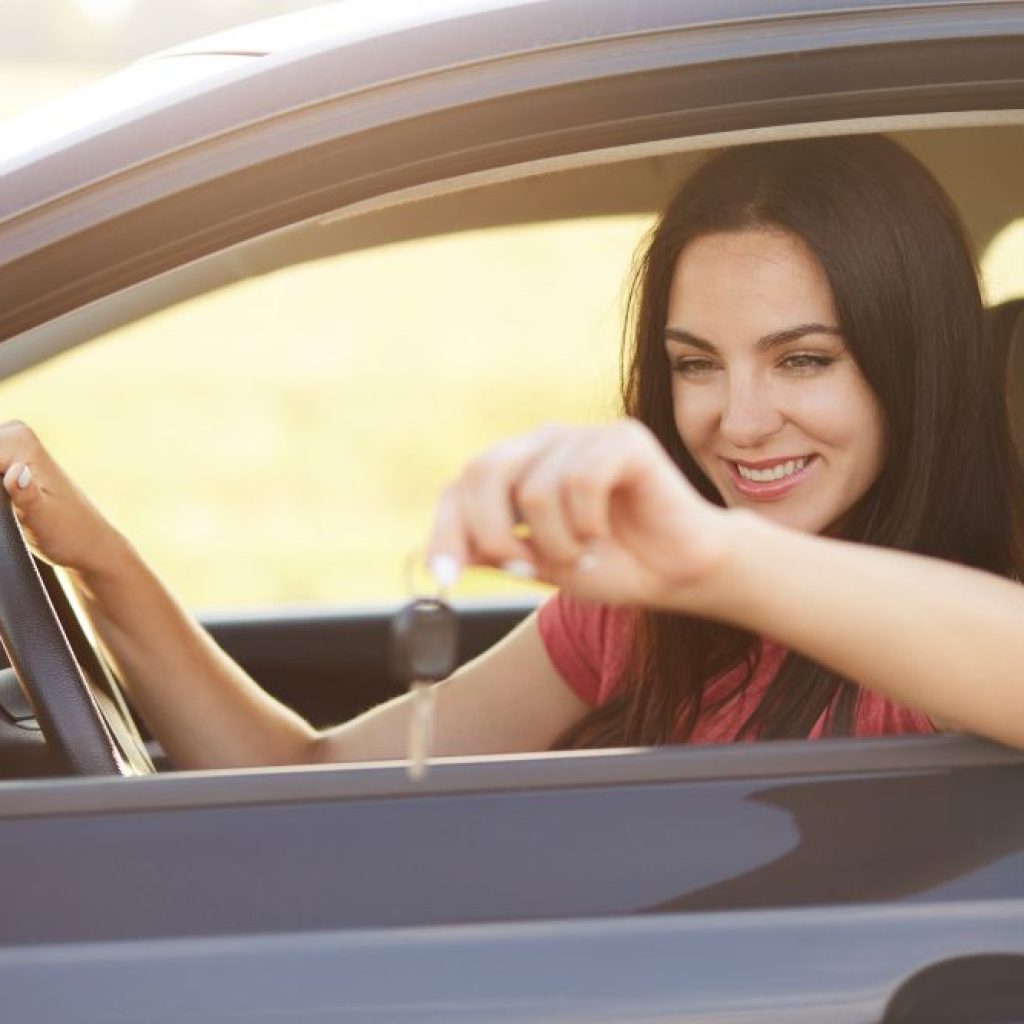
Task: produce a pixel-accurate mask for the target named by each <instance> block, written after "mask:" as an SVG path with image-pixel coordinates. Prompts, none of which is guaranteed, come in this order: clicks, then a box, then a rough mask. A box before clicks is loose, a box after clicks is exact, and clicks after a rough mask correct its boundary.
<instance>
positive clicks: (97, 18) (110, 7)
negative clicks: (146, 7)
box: [75, 0, 135, 25]
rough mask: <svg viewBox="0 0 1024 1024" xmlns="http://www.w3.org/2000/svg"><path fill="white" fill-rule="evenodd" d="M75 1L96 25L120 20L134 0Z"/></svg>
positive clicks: (130, 8) (132, 5) (129, 9)
mask: <svg viewBox="0 0 1024 1024" xmlns="http://www.w3.org/2000/svg"><path fill="white" fill-rule="evenodd" d="M75 3H76V4H77V5H78V8H79V10H80V11H81V12H82V13H83V14H84V15H85V16H86V17H87V18H88V19H89V20H90V21H91V22H93V23H94V24H97V25H112V24H114V23H115V22H118V21H121V20H122V19H123V18H125V17H126V16H127V15H129V14H130V13H131V10H132V8H133V7H134V6H135V0H75Z"/></svg>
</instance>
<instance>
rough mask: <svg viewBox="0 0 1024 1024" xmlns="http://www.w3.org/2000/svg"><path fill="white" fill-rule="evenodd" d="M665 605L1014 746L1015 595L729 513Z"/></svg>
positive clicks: (902, 556)
mask: <svg viewBox="0 0 1024 1024" xmlns="http://www.w3.org/2000/svg"><path fill="white" fill-rule="evenodd" d="M727 518H728V520H729V521H730V524H729V525H730V528H729V530H728V534H729V540H728V544H727V546H726V553H725V555H724V557H723V559H722V561H721V562H720V564H719V565H718V566H717V567H716V570H715V572H714V573H712V574H710V575H709V576H708V577H707V578H706V579H705V580H704V581H702V582H701V583H699V584H697V585H695V586H692V587H685V586H684V587H682V588H680V589H679V591H678V593H677V594H676V598H675V601H674V602H673V605H674V607H676V608H678V609H679V610H686V611H690V612H696V613H699V614H702V615H706V616H708V617H711V618H718V619H724V620H726V621H729V622H732V623H734V624H736V625H739V626H742V627H744V628H746V629H749V630H752V631H754V632H757V633H760V634H763V635H767V636H771V637H774V638H775V639H777V640H778V641H779V642H781V643H782V644H784V645H786V646H787V647H792V648H794V649H795V650H798V651H800V652H801V653H803V654H805V655H807V656H808V657H810V658H813V659H815V660H816V661H820V662H821V663H822V664H825V665H827V666H828V667H829V668H831V669H833V670H834V671H835V672H838V673H839V674H840V675H843V676H845V677H846V678H848V679H852V680H855V681H856V682H858V683H861V684H862V685H864V686H868V687H870V688H871V689H873V690H877V691H878V692H879V693H882V694H885V695H886V696H887V697H890V698H892V699H893V700H895V701H897V702H898V703H901V704H906V705H908V706H910V707H914V708H917V709H918V710H920V711H923V712H924V713H926V714H928V715H929V716H931V717H932V718H933V719H935V720H936V721H940V722H942V723H943V724H944V725H949V726H953V727H957V728H962V729H966V730H969V731H971V732H976V733H980V734H982V735H987V736H990V737H992V738H994V739H997V740H1001V741H1002V742H1004V743H1008V744H1010V745H1012V746H1017V747H1024V588H1022V587H1021V586H1019V585H1017V584H1015V583H1011V582H1010V581H1008V580H1005V579H1001V578H999V577H997V576H993V575H991V574H989V573H985V572H981V571H979V570H976V569H968V568H965V567H964V566H960V565H954V564H951V563H948V562H942V561H938V560H936V559H931V558H924V557H921V556H918V555H911V554H906V553H904V552H897V551H889V550H884V549H882V548H872V547H869V546H867V545H862V544H852V543H847V542H843V541H837V540H828V539H825V538H822V537H816V536H813V535H808V534H802V533H797V532H796V531H793V530H788V529H785V528H783V527H780V526H776V525H774V524H772V523H770V522H768V521H767V520H765V519H762V518H761V517H759V516H756V515H754V514H753V513H749V512H734V513H729V514H728V516H727Z"/></svg>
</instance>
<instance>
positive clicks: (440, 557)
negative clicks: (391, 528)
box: [425, 487, 470, 590]
mask: <svg viewBox="0 0 1024 1024" xmlns="http://www.w3.org/2000/svg"><path fill="white" fill-rule="evenodd" d="M469 560H470V550H469V541H468V538H467V536H466V529H465V525H464V524H463V521H462V516H461V514H460V512H459V503H458V500H457V499H456V496H455V492H454V489H453V487H446V488H445V489H444V491H442V492H441V496H440V497H439V498H438V500H437V505H436V507H435V509H434V520H433V523H432V525H431V529H430V537H429V539H428V541H427V550H426V556H425V561H426V564H427V568H428V569H429V570H430V573H431V575H432V576H433V577H434V582H435V583H436V584H437V586H438V587H439V588H440V589H441V590H447V589H449V588H450V587H453V586H455V584H456V583H457V582H458V579H459V576H460V575H461V573H462V570H463V569H464V568H465V567H466V566H467V565H468V564H469Z"/></svg>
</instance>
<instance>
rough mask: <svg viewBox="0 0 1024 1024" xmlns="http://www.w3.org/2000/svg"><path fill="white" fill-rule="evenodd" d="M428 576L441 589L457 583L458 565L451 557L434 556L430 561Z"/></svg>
mask: <svg viewBox="0 0 1024 1024" xmlns="http://www.w3.org/2000/svg"><path fill="white" fill-rule="evenodd" d="M430 575H431V576H433V577H434V582H435V583H436V584H437V585H438V586H439V587H441V588H442V589H447V588H448V587H454V586H455V584H456V583H458V582H459V563H458V562H456V561H455V559H454V558H452V556H451V555H434V557H433V558H432V559H431V560H430Z"/></svg>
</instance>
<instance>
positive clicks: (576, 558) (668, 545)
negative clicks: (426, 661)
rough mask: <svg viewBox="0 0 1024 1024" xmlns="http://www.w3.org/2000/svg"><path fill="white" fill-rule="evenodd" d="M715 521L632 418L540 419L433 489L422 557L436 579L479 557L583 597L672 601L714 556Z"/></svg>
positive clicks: (718, 538) (479, 561)
mask: <svg viewBox="0 0 1024 1024" xmlns="http://www.w3.org/2000/svg"><path fill="white" fill-rule="evenodd" d="M725 519H726V515H725V513H724V511H723V510H722V509H720V508H718V507H716V506H714V505H712V504H710V503H709V502H707V501H705V500H704V499H703V498H702V497H701V496H700V495H698V494H697V492H696V491H695V490H694V489H693V487H691V485H690V484H689V482H688V481H687V480H686V478H685V477H684V476H683V475H682V473H680V471H679V469H678V468H677V467H676V466H675V464H674V463H673V462H672V460H671V459H670V458H669V457H668V455H667V454H666V452H665V451H664V449H663V448H662V447H661V445H660V444H659V442H658V441H657V439H656V438H655V436H654V435H653V434H652V433H651V432H650V431H649V430H648V429H647V428H646V427H644V426H643V425H642V424H640V423H639V422H637V421H636V420H620V421H618V422H616V423H613V424H610V425H608V426H601V427H588V428H570V427H563V426H548V427H542V428H540V429H538V430H535V431H532V432H531V433H529V434H525V435H522V436H519V437H516V438H513V439H512V440H509V441H505V442H503V443H501V444H498V445H496V446H495V447H493V448H491V449H489V450H487V451H485V452H484V453H482V454H481V455H478V456H477V457H476V458H474V459H473V460H471V461H470V462H469V464H468V465H467V466H466V467H465V469H464V470H463V472H462V473H461V475H460V476H459V477H458V479H457V480H456V481H455V482H454V483H452V484H451V485H450V486H449V487H447V488H446V489H445V491H444V492H443V494H442V495H441V498H440V500H439V502H438V505H437V511H436V514H435V519H434V527H433V531H432V534H431V539H430V544H429V547H428V552H427V557H428V564H429V565H430V566H431V567H432V568H433V570H434V574H435V576H436V577H438V578H439V582H441V583H445V582H451V581H452V579H453V578H454V576H455V575H456V574H457V573H458V571H460V570H461V568H462V567H464V566H466V565H487V566H493V567H500V568H504V569H506V570H507V571H511V572H514V573H517V574H519V575H532V576H536V577H537V578H539V579H541V580H544V581H546V582H549V583H553V584H555V585H556V586H559V587H564V588H566V589H569V590H571V591H572V592H573V593H575V594H576V595H577V596H580V597H584V598H588V599H591V600H597V601H602V602H607V603H616V604H644V605H651V606H666V607H667V606H677V605H678V603H679V601H678V593H679V591H680V590H681V589H683V588H686V587H688V586H690V585H692V584H696V583H700V582H702V581H703V580H705V579H706V578H707V577H708V576H709V574H711V573H712V572H713V571H714V568H715V566H716V564H717V563H718V561H719V560H720V558H721V557H722V554H723V551H724V547H725V536H726V534H725V530H726V523H725Z"/></svg>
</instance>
